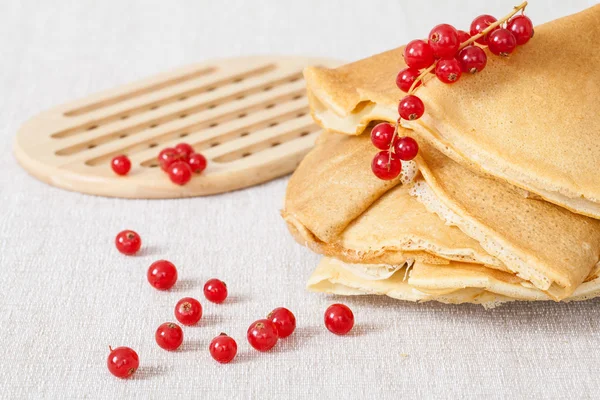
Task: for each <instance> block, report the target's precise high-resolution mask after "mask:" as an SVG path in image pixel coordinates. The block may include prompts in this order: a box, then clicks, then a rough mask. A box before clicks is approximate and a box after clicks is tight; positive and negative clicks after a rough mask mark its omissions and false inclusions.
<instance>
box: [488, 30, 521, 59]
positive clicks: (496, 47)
mask: <svg viewBox="0 0 600 400" xmlns="http://www.w3.org/2000/svg"><path fill="white" fill-rule="evenodd" d="M516 47H517V39H515V35H513V34H512V33H511V32H510V31H509V30H508V29H497V30H495V31H494V32H492V33H490V37H489V39H488V48H489V49H490V51H491V52H492V53H493V54H495V55H497V56H507V55H509V54H510V53H512V52H513V51H514V49H515V48H516Z"/></svg>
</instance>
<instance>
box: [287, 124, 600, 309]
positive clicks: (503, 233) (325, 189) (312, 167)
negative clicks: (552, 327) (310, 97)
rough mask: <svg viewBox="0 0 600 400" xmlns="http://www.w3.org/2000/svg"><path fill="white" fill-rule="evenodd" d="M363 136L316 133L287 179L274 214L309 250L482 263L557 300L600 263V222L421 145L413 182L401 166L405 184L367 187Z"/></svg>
mask: <svg viewBox="0 0 600 400" xmlns="http://www.w3.org/2000/svg"><path fill="white" fill-rule="evenodd" d="M368 136H369V135H362V136H358V137H349V136H343V135H337V134H333V133H324V134H323V136H322V137H321V138H320V139H319V141H318V143H317V144H316V146H315V148H314V149H313V150H312V151H311V152H310V153H309V154H308V155H307V157H306V158H305V159H304V160H303V162H302V163H301V164H300V166H299V167H298V169H297V170H296V172H295V173H294V174H293V175H292V177H291V179H290V181H289V184H288V189H287V194H286V201H285V209H284V210H283V212H282V215H283V217H284V219H285V220H286V222H287V223H288V226H289V227H290V231H291V232H292V234H293V235H294V237H295V238H296V240H297V241H298V242H299V243H301V244H303V245H306V246H307V247H309V248H310V249H312V250H313V251H315V252H317V253H320V254H323V255H326V256H328V257H334V258H337V259H340V260H343V261H346V262H348V263H365V264H388V265H403V264H404V263H407V262H413V261H418V262H424V263H428V264H448V262H449V261H463V262H471V263H476V264H482V265H485V266H487V267H491V268H495V269H499V270H504V271H510V272H512V273H514V274H515V275H517V276H518V277H520V278H522V279H524V280H526V281H528V282H530V283H531V284H532V285H534V286H535V287H537V288H538V289H540V290H542V291H545V292H547V293H549V294H550V295H551V296H552V297H553V298H554V299H556V300H561V299H564V298H567V297H568V296H570V295H571V294H572V293H573V292H574V291H575V290H576V288H577V287H578V286H579V285H580V284H581V283H582V282H583V281H584V280H585V278H586V277H587V276H588V275H589V274H590V272H591V271H592V269H593V268H594V267H595V266H596V264H597V263H598V261H599V260H600V221H598V220H594V219H591V218H588V217H584V216H581V215H578V214H574V213H571V212H569V211H567V210H565V209H563V208H561V207H557V206H555V205H553V204H550V203H547V202H544V201H539V200H533V199H528V198H526V197H524V196H523V194H522V191H521V190H520V189H518V188H516V187H514V186H511V185H508V184H506V183H503V182H500V181H497V180H495V179H491V178H487V177H483V176H480V175H478V174H476V173H474V172H472V171H470V170H469V169H467V168H465V167H463V166H462V165H460V164H458V163H456V162H454V161H452V160H451V159H449V158H448V157H446V156H445V155H443V154H442V153H441V152H439V151H437V150H436V149H435V148H434V147H433V146H431V145H429V144H428V143H427V142H426V141H423V140H420V141H421V142H422V143H421V150H420V153H419V156H418V157H417V159H416V162H417V165H418V167H419V170H420V172H421V174H422V175H421V176H416V175H415V174H414V173H413V172H412V170H409V171H410V173H407V174H405V175H404V177H403V178H402V179H404V181H405V185H400V186H396V187H393V188H391V189H390V188H389V186H392V185H393V184H395V185H398V183H400V180H396V181H393V182H391V183H390V182H385V181H380V182H379V183H372V184H371V183H370V182H371V181H373V180H374V179H375V180H377V178H375V177H374V176H372V175H369V174H371V171H370V168H369V166H368V165H369V164H368V162H367V160H368V159H370V158H371V157H372V156H373V154H374V153H376V152H377V149H375V148H374V147H373V146H372V145H371V144H370V141H369V137H368ZM417 138H418V139H420V138H419V137H417ZM407 164H408V165H409V166H410V163H407ZM365 181H366V182H365ZM409 181H410V182H409ZM409 193H410V194H412V195H414V196H415V198H416V200H418V201H416V200H415V199H412V198H410V197H409V196H408V194H409ZM419 203H422V204H419ZM346 210H351V211H352V212H351V213H350V212H347V211H346ZM434 214H437V216H436V215H434ZM454 227H457V228H459V229H455V228H454ZM453 228H454V229H453ZM334 232H335V234H334Z"/></svg>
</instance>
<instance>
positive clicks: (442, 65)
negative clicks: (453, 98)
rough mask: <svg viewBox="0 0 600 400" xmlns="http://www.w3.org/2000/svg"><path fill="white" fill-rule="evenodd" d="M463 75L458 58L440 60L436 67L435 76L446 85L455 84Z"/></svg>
mask: <svg viewBox="0 0 600 400" xmlns="http://www.w3.org/2000/svg"><path fill="white" fill-rule="evenodd" d="M461 75H462V70H461V66H460V63H459V62H458V60H457V59H456V58H447V59H443V60H439V61H438V62H437V64H436V65H435V76H437V77H438V79H439V80H440V81H442V82H444V83H454V82H456V81H457V80H459V79H460V76H461Z"/></svg>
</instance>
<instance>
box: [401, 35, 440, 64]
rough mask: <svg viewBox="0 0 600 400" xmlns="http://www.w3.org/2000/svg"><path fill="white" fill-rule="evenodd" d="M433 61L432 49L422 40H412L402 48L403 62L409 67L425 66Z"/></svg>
mask: <svg viewBox="0 0 600 400" xmlns="http://www.w3.org/2000/svg"><path fill="white" fill-rule="evenodd" d="M433 61H434V56H433V49H432V48H431V46H429V44H427V42H426V41H424V40H420V39H418V40H413V41H411V42H409V43H408V44H407V45H406V47H405V48H404V62H406V65H408V66H409V67H411V68H414V69H423V68H427V67H429V66H430V65H431V64H433Z"/></svg>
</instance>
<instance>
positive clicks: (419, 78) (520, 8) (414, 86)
mask: <svg viewBox="0 0 600 400" xmlns="http://www.w3.org/2000/svg"><path fill="white" fill-rule="evenodd" d="M526 6H527V2H526V1H524V2H523V3H521V4H519V5H518V6H515V7H514V8H513V10H512V11H511V12H510V13H509V14H507V15H505V16H504V17H502V18H500V19H499V20H498V21H496V22H494V23H493V24H490V26H488V27H487V28H485V29H484V30H483V31H481V32H480V33H478V34H477V35H474V36H471V37H470V38H469V40H467V41H465V42H463V43H461V45H460V47H459V48H458V50H459V51H460V50H462V49H464V48H465V47H467V46H468V45H470V44H471V43H473V42H474V41H476V40H477V39H479V38H481V37H483V36H485V35H487V34H488V33H489V32H491V31H492V30H493V29H495V28H497V27H498V26H500V25H502V24H503V23H505V22H506V21H508V20H509V19H510V18H511V17H512V16H513V15H515V14H516V13H518V12H519V11H525V7H526ZM436 64H437V63H433V65H431V66H430V67H429V68H427V69H424V70H423V71H422V72H421V73H420V74H419V76H417V79H415V81H414V82H413V84H412V85H410V89H409V90H408V94H413V93H414V92H415V91H416V90H417V88H418V87H417V85H418V84H419V82H421V81H422V80H423V78H425V76H426V75H427V74H429V73H430V72H431V71H433V69H434V68H435V66H436Z"/></svg>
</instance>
